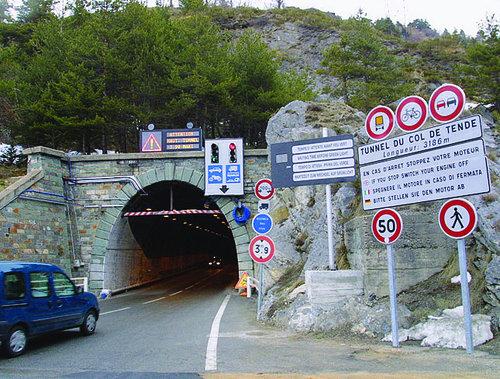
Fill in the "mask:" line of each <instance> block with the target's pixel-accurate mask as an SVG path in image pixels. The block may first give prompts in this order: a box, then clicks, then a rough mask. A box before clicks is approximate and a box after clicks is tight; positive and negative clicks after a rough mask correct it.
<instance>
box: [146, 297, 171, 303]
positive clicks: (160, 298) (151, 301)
mask: <svg viewBox="0 0 500 379" xmlns="http://www.w3.org/2000/svg"><path fill="white" fill-rule="evenodd" d="M165 297H166V296H162V297H159V298H158V299H154V300H149V301H145V302H144V303H142V304H151V303H154V302H156V301H160V300H163V299H165Z"/></svg>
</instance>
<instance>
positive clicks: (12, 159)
mask: <svg viewBox="0 0 500 379" xmlns="http://www.w3.org/2000/svg"><path fill="white" fill-rule="evenodd" d="M0 162H2V163H3V164H6V165H9V166H13V165H18V164H21V163H23V162H24V157H23V154H21V153H20V152H19V151H18V149H17V148H16V147H15V146H14V145H10V146H9V147H7V149H5V150H4V152H3V153H1V154H0Z"/></svg>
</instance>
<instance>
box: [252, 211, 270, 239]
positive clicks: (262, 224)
mask: <svg viewBox="0 0 500 379" xmlns="http://www.w3.org/2000/svg"><path fill="white" fill-rule="evenodd" d="M252 228H253V230H254V231H255V233H257V234H266V233H269V231H270V230H271V229H272V228H273V219H272V218H271V216H269V215H268V214H267V213H259V214H258V215H256V216H255V217H254V218H253V220H252Z"/></svg>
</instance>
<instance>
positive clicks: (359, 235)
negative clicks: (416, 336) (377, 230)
mask: <svg viewBox="0 0 500 379" xmlns="http://www.w3.org/2000/svg"><path fill="white" fill-rule="evenodd" d="M427 208H428V209H427V210H426V211H425V212H424V211H420V212H418V211H408V210H403V211H401V216H402V218H403V220H404V228H403V229H404V232H403V233H402V235H401V237H400V238H399V240H398V241H396V243H395V244H394V252H395V262H396V282H397V290H398V292H400V291H403V290H405V289H408V288H410V287H412V286H414V285H415V284H417V283H419V282H421V281H423V280H425V279H427V278H429V277H430V276H431V275H433V274H435V273H437V272H440V271H441V270H442V269H443V267H444V266H445V265H446V263H447V262H448V260H449V258H450V256H451V254H453V253H456V242H455V241H453V240H451V239H450V238H447V237H446V236H445V235H444V233H442V232H441V230H440V229H439V226H438V225H437V222H436V217H435V214H436V213H435V212H437V209H433V207H427ZM371 220H372V216H370V215H366V216H360V217H356V218H354V219H352V220H351V221H349V222H347V223H346V225H345V233H344V236H345V245H346V248H347V251H348V252H349V253H348V257H349V262H350V264H351V267H352V268H353V269H357V270H361V271H362V272H363V273H364V293H365V296H367V297H371V296H372V295H376V296H378V297H380V296H388V295H389V282H388V280H389V279H388V273H387V252H386V248H385V247H384V246H382V245H381V244H380V243H379V242H377V241H376V240H375V239H374V238H373V235H372V233H371V229H370V225H371Z"/></svg>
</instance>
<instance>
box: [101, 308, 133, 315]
mask: <svg viewBox="0 0 500 379" xmlns="http://www.w3.org/2000/svg"><path fill="white" fill-rule="evenodd" d="M127 309H130V307H125V308H120V309H115V310H114V311H108V312H103V313H101V314H100V315H101V316H103V315H108V314H110V313H115V312H121V311H125V310H127Z"/></svg>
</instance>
